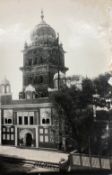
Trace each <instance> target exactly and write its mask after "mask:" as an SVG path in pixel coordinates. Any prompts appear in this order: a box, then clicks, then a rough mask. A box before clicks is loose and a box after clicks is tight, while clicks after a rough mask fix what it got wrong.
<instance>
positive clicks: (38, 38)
mask: <svg viewBox="0 0 112 175" xmlns="http://www.w3.org/2000/svg"><path fill="white" fill-rule="evenodd" d="M43 18H44V16H43V12H42V14H41V22H40V24H38V25H37V26H36V27H35V28H34V30H33V32H32V34H31V40H32V42H33V43H36V44H45V43H48V42H53V41H54V40H55V39H56V33H55V30H54V29H53V28H52V27H51V26H50V25H48V24H47V23H46V22H45V21H44V20H43Z"/></svg>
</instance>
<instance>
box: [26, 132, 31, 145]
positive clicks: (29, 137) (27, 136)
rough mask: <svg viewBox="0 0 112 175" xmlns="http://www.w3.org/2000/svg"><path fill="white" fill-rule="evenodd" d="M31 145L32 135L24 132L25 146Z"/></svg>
mask: <svg viewBox="0 0 112 175" xmlns="http://www.w3.org/2000/svg"><path fill="white" fill-rule="evenodd" d="M31 145H32V135H31V134H30V133H28V134H26V146H31Z"/></svg>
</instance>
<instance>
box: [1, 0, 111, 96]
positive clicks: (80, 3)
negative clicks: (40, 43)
mask: <svg viewBox="0 0 112 175" xmlns="http://www.w3.org/2000/svg"><path fill="white" fill-rule="evenodd" d="M41 9H43V10H44V16H45V21H46V22H47V23H48V24H50V25H51V26H52V27H53V28H54V29H55V31H56V32H58V33H59V34H60V42H62V43H63V47H64V50H65V51H66V52H67V53H66V54H65V63H66V66H67V67H69V71H68V73H67V74H68V75H73V74H81V75H84V76H86V75H87V76H88V77H94V76H97V75H98V74H100V73H104V72H105V71H108V70H109V69H110V67H111V66H110V64H112V61H111V59H112V48H111V44H112V1H111V0H56V1H55V0H0V80H2V79H3V78H4V77H5V76H6V77H7V79H9V81H10V83H11V87H12V93H13V94H14V98H16V97H17V94H18V92H19V91H21V89H22V73H21V71H20V70H19V67H21V66H22V60H23V54H22V50H23V47H24V42H25V41H28V42H29V41H30V40H29V39H30V34H31V31H32V30H33V28H34V27H35V25H37V24H38V23H39V22H40V11H41Z"/></svg>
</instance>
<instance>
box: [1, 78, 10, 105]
mask: <svg viewBox="0 0 112 175" xmlns="http://www.w3.org/2000/svg"><path fill="white" fill-rule="evenodd" d="M0 96H1V103H2V104H8V103H11V101H12V94H11V86H10V82H9V80H7V79H6V78H4V79H3V80H2V81H1V83H0Z"/></svg>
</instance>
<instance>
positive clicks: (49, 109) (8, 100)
mask: <svg viewBox="0 0 112 175" xmlns="http://www.w3.org/2000/svg"><path fill="white" fill-rule="evenodd" d="M0 87H1V88H3V87H4V92H3V93H1V95H0V97H1V98H0V102H1V104H0V109H1V112H0V114H1V126H0V129H1V130H0V135H1V144H2V145H14V146H21V147H32V148H55V149H58V146H59V122H58V116H57V114H56V112H55V111H56V110H55V108H54V107H53V104H52V102H51V101H50V99H49V97H42V98H37V99H33V92H34V89H33V87H32V88H31V86H29V87H27V89H26V92H25V95H26V98H25V99H19V100H13V99H12V95H11V93H10V84H9V82H8V80H5V81H4V82H3V83H2V85H1V86H0ZM8 88H9V89H8Z"/></svg>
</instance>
